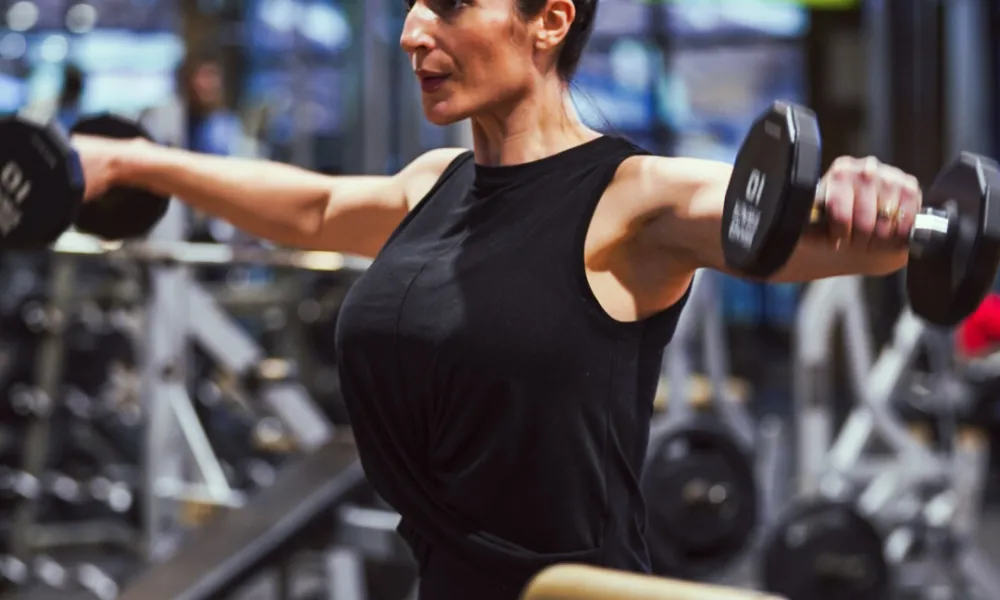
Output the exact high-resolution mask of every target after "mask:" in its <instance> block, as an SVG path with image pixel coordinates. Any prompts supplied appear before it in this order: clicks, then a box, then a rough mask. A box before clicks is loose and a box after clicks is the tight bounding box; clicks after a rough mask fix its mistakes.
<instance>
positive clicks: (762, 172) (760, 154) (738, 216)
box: [721, 102, 821, 277]
mask: <svg viewBox="0 0 1000 600" xmlns="http://www.w3.org/2000/svg"><path fill="white" fill-rule="evenodd" d="M820 175H821V173H820V136H819V124H818V123H817V122H816V115H815V114H813V112H812V111H810V110H808V109H806V108H803V107H801V106H796V105H794V104H789V103H786V102H775V103H774V104H773V105H772V106H771V108H770V109H769V110H767V112H765V113H764V114H763V115H761V116H760V117H759V118H758V119H757V120H756V121H754V124H753V126H752V127H751V128H750V133H748V134H747V137H746V138H745V139H744V140H743V145H742V146H741V147H740V150H739V153H738V154H737V156H736V162H735V164H734V165H733V174H732V177H731V179H730V180H729V187H728V189H727V190H726V199H725V208H724V210H723V215H722V231H721V233H722V247H723V251H724V254H725V259H726V266H727V267H729V268H730V269H732V270H734V271H736V272H737V273H740V274H743V275H749V276H752V277H767V276H769V275H772V274H773V273H774V272H775V271H777V270H778V269H780V268H781V267H782V266H783V265H784V264H785V263H786V262H788V259H789V258H790V257H791V255H792V251H793V250H794V249H795V246H796V244H797V243H798V241H799V238H800V237H801V236H802V234H803V232H804V230H805V227H806V225H807V224H808V223H809V215H810V213H811V212H812V208H813V204H814V202H815V200H816V185H817V184H818V183H819V179H820Z"/></svg>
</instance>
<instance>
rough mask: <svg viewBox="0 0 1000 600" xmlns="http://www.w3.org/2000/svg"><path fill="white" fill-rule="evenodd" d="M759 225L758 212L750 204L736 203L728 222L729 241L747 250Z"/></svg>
mask: <svg viewBox="0 0 1000 600" xmlns="http://www.w3.org/2000/svg"><path fill="white" fill-rule="evenodd" d="M759 224H760V210H758V209H757V207H755V206H751V205H750V204H748V203H746V202H743V201H737V202H736V206H734V207H733V218H732V220H730V221H729V232H728V235H727V237H728V238H729V241H731V242H735V243H736V244H739V245H740V246H741V247H743V248H749V247H750V245H751V244H752V243H753V238H754V236H755V235H756V234H757V226H758V225H759Z"/></svg>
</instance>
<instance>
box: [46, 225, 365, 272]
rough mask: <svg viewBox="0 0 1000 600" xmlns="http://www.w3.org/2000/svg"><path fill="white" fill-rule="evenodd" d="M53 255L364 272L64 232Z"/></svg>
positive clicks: (279, 254)
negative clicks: (108, 240)
mask: <svg viewBox="0 0 1000 600" xmlns="http://www.w3.org/2000/svg"><path fill="white" fill-rule="evenodd" d="M52 249H53V251H55V252H56V253H57V254H64V255H77V256H99V257H103V258H106V259H108V260H116V261H122V262H139V263H151V264H166V265H190V266H212V265H221V266H229V265H264V266H270V267H278V268H281V267H284V268H289V269H302V270H308V271H341V270H357V271H360V270H364V269H366V268H367V267H368V265H370V264H371V261H370V260H368V259H365V258H360V257H356V256H350V255H347V254H340V253H338V252H322V251H314V250H289V249H277V248H276V249H266V248H252V247H242V246H229V245H226V244H207V243H195V242H183V241H175V240H167V241H158V240H147V241H137V242H105V241H102V240H100V239H98V238H95V237H91V236H88V235H84V234H81V233H78V232H73V231H71V232H68V233H66V234H64V235H63V236H62V237H60V238H59V240H57V241H56V243H55V245H54V246H53V247H52Z"/></svg>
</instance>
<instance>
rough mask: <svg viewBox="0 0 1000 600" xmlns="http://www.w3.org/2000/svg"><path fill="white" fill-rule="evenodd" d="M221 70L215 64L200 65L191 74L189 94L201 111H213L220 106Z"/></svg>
mask: <svg viewBox="0 0 1000 600" xmlns="http://www.w3.org/2000/svg"><path fill="white" fill-rule="evenodd" d="M222 89H223V84H222V69H221V68H220V67H219V65H217V64H215V63H202V64H200V65H198V66H197V67H195V69H194V72H193V73H192V74H191V94H192V96H193V98H192V99H193V100H194V102H195V104H197V105H198V106H199V107H201V108H203V109H206V110H207V109H215V108H218V107H219V106H220V105H221V104H222Z"/></svg>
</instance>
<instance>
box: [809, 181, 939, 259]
mask: <svg viewBox="0 0 1000 600" xmlns="http://www.w3.org/2000/svg"><path fill="white" fill-rule="evenodd" d="M828 216H829V213H828V212H827V209H826V190H825V189H824V186H823V184H822V183H820V184H819V185H817V186H816V200H815V202H813V206H812V211H811V212H810V213H809V227H810V229H821V230H825V229H826V228H827V227H828V226H829V218H828ZM950 232H952V217H951V216H950V215H949V214H948V212H947V211H944V210H940V209H936V208H924V209H922V210H921V211H920V212H918V213H917V214H916V215H915V216H914V219H913V229H911V230H910V252H911V253H912V254H914V255H916V256H921V255H923V254H924V253H926V252H927V251H928V250H937V249H938V248H939V247H941V246H943V245H944V244H946V243H947V241H948V237H949V236H948V234H949V233H950Z"/></svg>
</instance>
